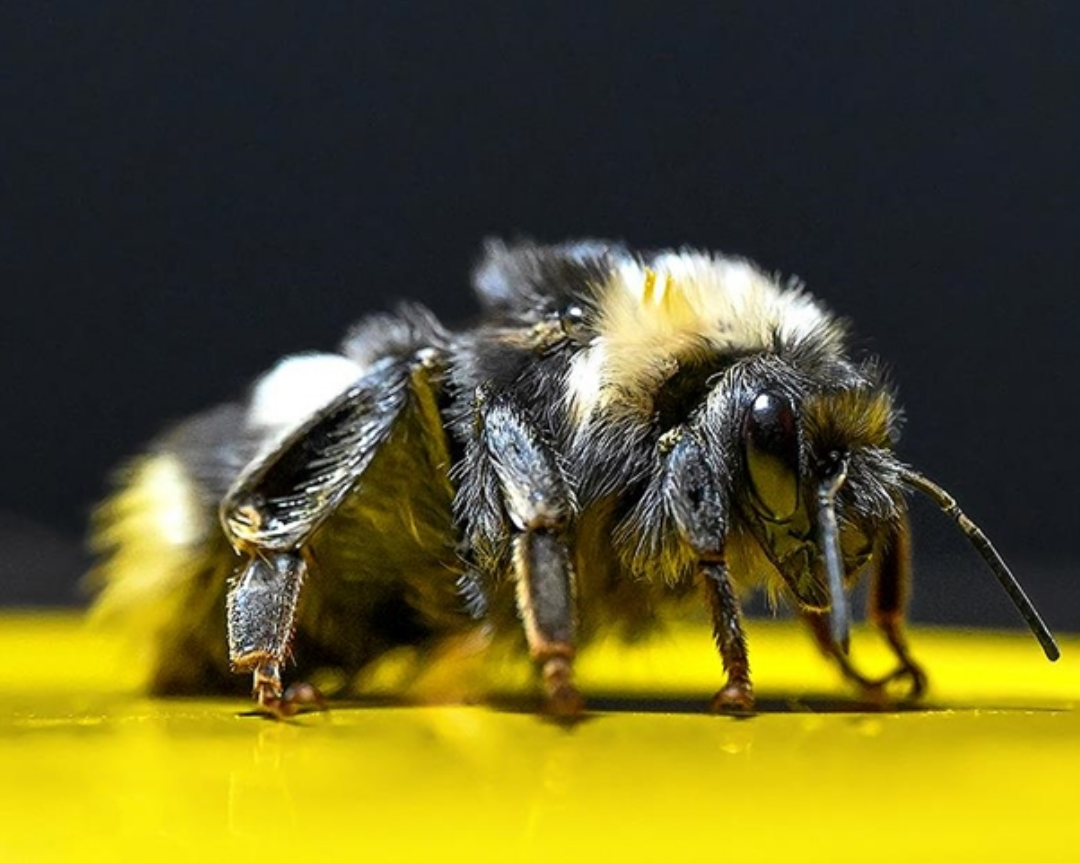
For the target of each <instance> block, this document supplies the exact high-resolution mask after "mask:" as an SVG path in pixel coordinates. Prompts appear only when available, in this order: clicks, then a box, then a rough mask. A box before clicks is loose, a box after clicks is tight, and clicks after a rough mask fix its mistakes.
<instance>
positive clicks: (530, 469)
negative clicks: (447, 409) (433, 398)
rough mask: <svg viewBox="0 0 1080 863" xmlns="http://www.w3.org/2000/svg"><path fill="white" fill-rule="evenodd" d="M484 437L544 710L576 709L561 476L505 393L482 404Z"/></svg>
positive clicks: (566, 509) (566, 505) (567, 508)
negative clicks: (508, 525) (507, 527)
mask: <svg viewBox="0 0 1080 863" xmlns="http://www.w3.org/2000/svg"><path fill="white" fill-rule="evenodd" d="M484 444H485V446H486V449H487V454H488V457H489V458H490V460H491V464H492V466H493V467H494V469H495V474H496V476H497V477H498V481H499V486H500V490H501V496H502V502H503V507H504V509H505V511H506V514H507V515H508V516H509V518H510V521H511V523H512V528H511V533H512V535H513V536H512V540H511V541H512V546H513V558H512V565H513V576H514V582H515V586H516V598H517V606H518V613H519V614H520V616H521V621H522V625H523V627H524V629H525V638H526V640H527V642H528V645H529V652H530V654H531V656H532V658H533V661H534V662H535V663H536V664H537V667H538V669H539V671H540V674H541V677H542V679H543V683H544V689H545V692H546V695H547V699H548V704H549V707H550V709H551V710H552V711H553V712H554V713H557V714H560V715H573V714H576V713H579V712H580V711H581V710H582V709H583V707H584V701H583V699H582V697H581V695H580V693H579V692H578V690H577V687H576V686H575V684H574V675H573V661H574V653H575V629H576V625H575V613H574V612H575V609H574V572H573V567H572V565H571V562H570V553H569V549H568V536H567V528H568V524H569V520H570V515H571V504H570V498H569V495H568V493H567V490H566V486H565V483H564V481H563V478H562V475H561V473H560V472H559V470H558V469H557V467H556V459H555V456H554V454H553V453H552V452H551V450H550V448H549V447H548V446H547V445H546V443H545V442H544V441H543V440H542V439H541V437H540V435H539V433H538V432H537V430H536V429H535V428H534V427H533V425H532V424H531V423H530V422H529V420H528V418H527V415H526V414H525V412H524V411H523V410H522V409H521V408H520V407H519V406H517V405H515V404H514V403H512V402H511V401H510V400H509V399H503V400H500V401H499V402H496V403H495V404H494V405H492V406H491V407H490V408H489V409H488V410H487V413H486V415H485V416H484Z"/></svg>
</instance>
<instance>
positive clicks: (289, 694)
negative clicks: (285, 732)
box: [252, 662, 327, 719]
mask: <svg viewBox="0 0 1080 863" xmlns="http://www.w3.org/2000/svg"><path fill="white" fill-rule="evenodd" d="M252 678H253V679H252V695H253V696H254V698H255V701H256V702H257V703H258V705H259V710H260V711H261V712H262V713H264V714H266V715H267V716H270V717H272V718H274V719H288V718H289V717H290V716H296V714H298V713H305V712H308V711H312V710H326V709H327V705H326V699H325V698H323V695H322V693H321V692H319V690H318V689H316V688H315V687H314V686H312V685H311V684H310V683H294V684H292V685H291V686H289V688H288V689H286V690H285V691H284V692H282V689H281V669H280V667H279V666H278V664H277V663H276V662H263V663H260V664H259V665H258V666H256V668H255V670H254V672H253V673H252Z"/></svg>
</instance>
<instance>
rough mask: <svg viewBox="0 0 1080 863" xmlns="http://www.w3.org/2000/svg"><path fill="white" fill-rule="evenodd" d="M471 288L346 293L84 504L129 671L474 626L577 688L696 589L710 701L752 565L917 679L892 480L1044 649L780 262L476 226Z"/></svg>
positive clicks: (376, 648)
mask: <svg viewBox="0 0 1080 863" xmlns="http://www.w3.org/2000/svg"><path fill="white" fill-rule="evenodd" d="M474 286H475V290H476V294H477V297H478V299H479V302H480V305H481V308H482V316H481V318H480V321H479V323H478V324H477V325H475V326H473V327H471V328H465V329H459V330H450V329H447V328H445V327H444V326H443V325H441V324H440V323H439V322H438V321H437V320H436V319H435V317H434V316H433V315H432V314H431V313H430V312H428V311H427V310H426V309H424V308H423V307H421V306H418V305H403V306H401V307H400V308H398V310H397V311H396V312H395V313H394V314H378V315H374V316H371V317H368V318H366V319H364V320H362V321H361V322H360V323H359V324H358V325H357V326H355V327H354V328H353V329H352V330H351V331H350V332H349V333H348V334H347V335H346V337H345V339H344V341H343V342H342V344H341V346H340V348H339V350H338V352H336V353H324V354H304V355H299V356H294V357H289V358H286V359H285V360H283V361H282V362H281V363H279V364H278V365H277V366H276V367H274V368H273V369H271V370H270V371H269V372H268V373H266V374H265V375H264V376H263V377H261V378H260V379H258V380H257V381H256V382H255V383H254V385H253V386H252V388H251V390H250V392H249V393H248V394H247V396H246V397H245V398H244V399H243V400H240V401H237V402H235V403H230V404H225V405H221V406H218V407H215V408H213V409H211V410H209V411H208V412H206V413H203V414H200V415H198V416H195V417H193V418H191V419H189V420H187V421H185V422H181V423H180V424H179V425H177V426H175V427H174V428H172V429H171V430H169V431H167V432H166V433H165V434H164V435H162V436H161V437H160V438H159V439H158V440H157V441H155V442H154V443H153V444H152V445H151V446H150V448H149V450H148V451H147V452H146V453H145V454H143V455H142V456H140V457H138V458H136V459H135V460H133V461H132V462H131V463H130V464H129V465H128V466H127V467H126V468H125V470H124V471H123V473H122V476H121V479H120V482H119V485H118V488H117V489H116V491H115V493H114V494H113V496H112V497H111V498H110V499H108V500H107V501H105V503H104V504H103V505H102V506H101V508H100V510H99V512H98V514H97V518H96V524H95V535H94V546H95V548H96V550H97V552H98V555H99V561H98V565H97V569H96V583H97V584H98V586H99V595H98V598H97V605H98V608H99V611H100V612H101V613H102V614H107V615H112V616H113V617H114V618H115V617H120V618H122V619H126V620H127V621H128V622H129V624H130V625H131V626H133V627H136V628H138V629H139V630H140V638H141V640H142V642H143V644H144V645H145V646H146V647H147V648H148V649H149V650H150V651H151V652H152V657H153V660H152V664H151V669H150V672H149V682H148V683H149V688H150V689H151V690H152V691H154V692H157V693H191V692H205V691H221V690H228V689H231V688H234V687H233V686H231V685H230V681H234V680H236V678H235V677H233V676H231V675H230V674H229V670H230V669H231V671H232V672H237V673H240V674H244V675H250V679H251V680H252V687H253V691H254V697H255V699H256V701H257V702H258V704H259V705H260V706H261V708H262V709H264V710H266V711H268V712H270V713H275V714H286V713H289V712H291V711H292V710H294V709H295V708H296V706H297V704H299V703H300V702H301V701H302V700H303V698H304V696H301V695H298V694H296V693H297V692H299V691H301V690H292V691H289V690H285V689H284V688H283V683H282V675H283V668H284V667H285V666H286V664H287V663H288V662H290V661H294V662H295V663H296V664H297V666H298V668H297V675H298V677H303V676H304V675H305V674H308V673H310V672H311V671H312V670H314V669H319V668H335V669H340V670H341V671H342V672H343V673H346V674H352V673H355V672H357V671H359V670H361V669H364V668H365V667H368V666H369V665H370V664H371V663H373V662H374V661H375V660H377V659H379V658H380V657H383V656H385V655H387V654H388V653H390V652H391V651H394V650H395V649H397V648H402V647H415V648H418V649H419V650H420V651H421V655H428V656H430V655H434V654H435V653H436V652H437V651H438V649H439V646H440V645H442V644H447V643H449V642H451V641H453V640H454V639H457V638H461V637H465V636H468V634H469V633H475V632H480V631H484V632H488V631H495V632H501V633H503V634H506V635H509V636H511V637H512V640H513V641H514V642H515V643H516V644H517V645H518V646H519V647H520V648H522V649H523V650H527V651H528V654H529V656H531V658H532V660H533V662H534V663H535V667H536V669H537V672H538V676H539V678H540V681H541V683H542V689H543V694H544V697H545V699H546V703H547V705H548V707H549V708H550V709H551V710H553V711H555V712H557V713H562V714H574V713H576V712H578V711H580V710H581V709H582V707H583V701H582V697H581V695H580V693H579V690H578V688H577V686H576V684H575V680H574V673H573V669H574V657H575V655H576V654H577V652H578V651H579V649H581V648H583V647H585V646H586V645H587V644H588V643H589V641H590V640H592V639H594V638H595V637H596V634H597V632H598V631H599V630H600V629H601V628H602V626H608V627H611V626H614V627H616V628H617V629H618V630H619V631H620V632H622V633H623V634H624V635H626V636H628V637H635V636H637V635H640V634H643V633H647V632H648V631H649V630H650V629H651V628H653V627H654V626H655V623H656V620H657V618H658V615H659V614H660V613H661V612H662V611H663V610H664V609H665V608H668V607H670V606H672V605H673V604H675V603H677V602H679V601H683V600H685V599H686V598H687V597H688V596H689V597H692V596H693V595H694V593H695V592H697V593H699V594H700V595H701V596H702V597H703V598H704V602H705V604H706V605H707V608H708V611H709V614H710V615H711V619H712V624H713V633H714V637H715V641H716V646H717V648H718V651H719V654H720V659H721V662H722V665H723V669H724V672H725V675H726V680H725V682H724V683H723V685H722V686H721V687H720V689H719V691H718V693H717V694H716V696H715V698H714V699H713V701H712V708H713V709H714V710H716V711H721V712H744V711H749V710H752V709H753V704H754V691H753V686H752V682H751V675H750V664H749V659H748V651H747V643H746V637H745V635H744V630H743V622H742V612H741V609H740V597H741V596H743V595H744V594H745V593H746V592H747V591H749V590H752V589H755V588H761V589H764V590H765V591H767V592H768V594H769V595H770V597H772V598H774V599H776V600H783V601H786V602H788V603H790V604H791V605H792V606H793V607H794V608H795V609H796V610H797V611H798V613H799V614H800V615H801V617H802V618H804V619H805V621H806V622H807V624H808V625H809V627H810V629H811V631H812V633H813V634H814V636H815V637H816V639H817V641H818V643H819V644H820V646H821V647H822V648H823V649H824V650H825V651H826V653H827V654H828V655H829V656H831V657H832V658H833V659H834V660H835V662H836V663H837V664H838V666H839V668H840V670H841V671H842V672H843V674H844V675H845V676H846V677H847V678H848V679H850V680H851V681H852V682H853V683H854V684H855V685H856V686H857V687H858V688H859V689H860V690H861V691H862V693H863V694H864V695H867V696H870V697H876V698H881V697H886V696H885V693H886V689H888V692H889V695H888V696H887V697H894V695H893V693H895V692H897V691H899V696H896V697H900V698H912V699H914V698H918V697H919V696H920V695H921V694H922V693H923V691H924V689H925V687H926V676H925V674H924V673H923V670H922V669H921V667H920V666H919V665H918V664H917V663H916V662H915V660H914V659H913V658H912V656H911V653H910V651H909V648H908V644H907V641H906V639H905V635H904V629H903V622H904V615H905V605H906V599H907V594H908V589H909V580H910V576H909V573H910V563H909V554H908V548H909V528H908V520H907V503H906V498H907V496H908V494H909V493H911V492H918V493H921V494H923V495H926V496H928V497H929V498H930V499H931V500H932V501H934V502H935V503H936V504H937V505H938V506H939V507H940V508H941V509H942V510H943V511H944V512H945V513H947V514H948V515H949V516H951V517H952V518H953V519H954V520H955V521H956V523H957V524H958V526H959V527H960V528H961V530H963V532H964V533H965V534H966V535H967V536H968V538H969V539H970V540H971V542H972V543H973V544H974V546H975V548H976V549H977V550H978V552H979V553H980V554H981V555H982V557H983V558H984V559H985V560H986V562H987V564H988V565H989V567H990V569H991V571H992V572H993V573H994V575H995V576H996V577H997V578H998V580H999V581H1000V582H1001V584H1002V585H1003V587H1004V588H1005V590H1006V591H1007V592H1008V593H1009V595H1010V597H1011V598H1012V599H1013V602H1014V603H1015V604H1016V606H1017V607H1018V609H1019V611H1020V612H1021V614H1022V615H1023V617H1024V619H1025V620H1026V621H1027V623H1028V624H1029V626H1030V627H1031V629H1032V631H1033V632H1034V634H1035V635H1036V637H1037V638H1038V640H1039V642H1040V643H1041V645H1042V647H1043V649H1044V651H1045V653H1046V654H1047V656H1048V657H1049V658H1050V659H1052V660H1053V659H1056V658H1057V656H1058V649H1057V646H1056V644H1055V643H1054V640H1053V637H1052V636H1051V635H1050V633H1049V631H1048V630H1047V628H1046V626H1045V625H1044V624H1043V622H1042V620H1041V619H1040V618H1039V616H1038V614H1037V612H1036V611H1035V609H1034V608H1033V606H1032V604H1031V603H1030V602H1029V601H1028V599H1027V597H1026V596H1025V595H1024V593H1023V592H1022V590H1021V589H1020V587H1019V585H1018V583H1017V582H1016V580H1015V579H1014V578H1013V576H1012V574H1011V573H1010V572H1009V570H1008V568H1007V567H1006V565H1005V563H1004V562H1003V561H1002V559H1001V557H1000V556H999V555H998V553H997V552H996V551H995V550H994V548H993V546H992V545H991V544H990V542H989V541H988V540H987V538H986V537H985V536H984V534H983V533H982V532H981V531H980V530H979V529H978V528H977V527H976V526H975V525H974V524H973V523H972V522H971V521H970V520H969V519H968V518H967V517H966V516H965V515H964V514H963V513H962V512H961V510H960V509H959V508H958V506H957V504H956V502H955V501H954V500H953V499H952V498H951V497H950V496H949V495H948V494H947V493H946V492H945V491H944V490H943V489H941V488H940V487H939V486H937V485H936V484H934V483H933V482H931V481H930V480H929V479H927V478H926V477H925V476H923V475H922V474H920V473H918V472H917V471H915V470H914V469H913V468H912V467H910V466H908V465H906V464H905V463H904V462H902V461H901V460H900V459H899V458H898V457H897V455H896V454H895V452H894V447H895V444H896V441H897V434H898V427H899V420H900V413H899V410H898V408H897V407H896V405H895V403H894V396H893V393H892V391H891V389H890V387H889V386H888V385H887V384H886V382H885V380H884V377H883V374H882V371H881V369H880V367H879V364H878V363H877V361H876V360H875V359H873V358H863V359H858V358H855V357H853V356H852V355H851V353H850V351H849V348H848V346H847V333H846V326H845V324H844V323H843V322H842V321H841V320H839V319H837V318H836V317H834V316H833V315H832V314H831V313H830V312H829V311H827V310H826V309H825V308H824V306H823V305H822V304H821V303H820V302H818V301H817V300H816V299H815V298H814V297H812V296H811V295H810V294H809V293H807V292H806V291H805V290H804V289H803V287H802V286H801V285H800V284H799V283H797V282H794V281H781V280H779V279H777V278H775V277H773V276H771V275H769V274H767V273H765V272H763V271H762V270H761V269H759V268H758V267H756V266H755V265H753V264H752V263H750V262H748V261H746V260H743V259H739V258H732V257H725V256H721V255H717V254H706V253H699V252H696V251H689V250H682V251H662V252H658V253H649V254H638V253H634V252H632V251H630V250H629V249H627V248H625V247H624V246H622V245H620V244H617V243H608V242H599V241H585V242H572V243H566V244H562V245H554V246H544V245H538V244H534V243H531V242H520V243H516V244H510V245H507V244H504V243H502V242H497V241H492V242H489V243H488V244H487V246H486V249H485V251H484V255H483V257H482V260H481V263H480V264H479V266H478V267H477V269H476V271H475V274H474ZM864 572H866V573H868V575H869V578H870V582H871V586H870V590H869V606H870V609H869V616H870V619H871V620H872V622H873V624H874V625H875V626H876V627H877V628H878V629H879V630H880V632H881V633H882V635H883V636H884V638H885V640H886V641H887V643H888V644H889V646H890V647H891V651H892V653H893V654H894V655H895V659H896V668H895V670H894V671H892V672H891V673H889V674H887V675H886V676H884V677H881V678H873V679H872V678H869V677H867V676H864V675H863V674H862V673H861V672H860V671H859V670H858V669H857V668H856V667H855V665H854V664H853V663H852V662H851V661H850V659H849V657H848V640H849V639H848V626H849V624H848V620H849V611H848V593H849V591H850V590H851V588H852V587H853V585H854V584H855V583H856V581H857V580H858V579H859V578H860V576H861V575H862V574H863V573H864ZM307 692H308V697H310V690H307Z"/></svg>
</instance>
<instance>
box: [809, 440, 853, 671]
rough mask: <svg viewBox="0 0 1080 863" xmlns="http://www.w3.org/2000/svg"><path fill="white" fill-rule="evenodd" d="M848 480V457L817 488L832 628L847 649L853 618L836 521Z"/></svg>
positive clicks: (841, 646) (842, 648) (819, 534)
mask: <svg viewBox="0 0 1080 863" xmlns="http://www.w3.org/2000/svg"><path fill="white" fill-rule="evenodd" d="M845 479H847V460H846V459H845V460H844V461H842V462H841V463H840V465H839V469H838V470H837V471H836V472H835V473H833V474H832V475H831V476H829V477H827V478H826V479H825V480H824V481H823V482H822V483H821V485H819V486H818V489H817V505H818V542H819V544H820V545H821V552H822V554H823V555H824V557H825V573H826V575H827V576H828V578H829V599H830V602H829V630H830V632H831V634H832V640H833V642H834V643H835V644H836V645H837V646H838V647H839V648H840V649H841V650H842V651H843V652H844V653H847V651H848V643H849V642H850V633H849V626H850V618H849V615H848V607H847V593H846V592H845V591H844V564H843V561H842V559H841V557H840V540H839V534H840V530H839V528H838V527H837V524H836V493H837V492H838V491H839V490H840V486H842V485H843V484H844V480H845Z"/></svg>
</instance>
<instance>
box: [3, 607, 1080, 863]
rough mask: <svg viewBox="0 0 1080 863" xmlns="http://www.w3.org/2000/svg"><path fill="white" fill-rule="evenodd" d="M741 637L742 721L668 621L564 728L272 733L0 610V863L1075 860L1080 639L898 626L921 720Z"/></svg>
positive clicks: (379, 713)
mask: <svg viewBox="0 0 1080 863" xmlns="http://www.w3.org/2000/svg"><path fill="white" fill-rule="evenodd" d="M749 637H750V644H751V648H752V651H753V657H754V660H755V674H756V682H757V686H758V692H759V697H760V698H761V699H762V701H763V703H764V709H763V711H762V712H760V713H759V714H758V715H756V716H754V717H752V718H749V719H731V718H721V717H714V716H709V715H706V714H704V713H702V712H700V706H699V705H700V704H703V703H704V701H705V700H706V699H707V698H708V696H709V695H710V694H711V692H712V691H713V689H715V687H716V685H717V682H718V678H717V666H718V662H717V659H716V657H715V656H714V655H713V653H712V650H711V646H710V644H709V639H708V635H707V633H703V632H701V631H700V630H698V629H691V628H689V627H688V628H687V629H685V630H678V631H675V632H674V633H672V635H671V637H670V638H668V639H667V640H666V641H665V642H664V643H663V644H661V645H660V646H659V647H656V648H653V649H650V650H636V651H634V652H632V653H625V652H615V651H614V649H611V650H600V651H598V652H597V653H595V654H590V655H588V656H586V657H585V658H584V661H583V662H582V663H581V666H580V675H581V681H582V684H583V687H584V688H585V689H586V691H587V692H588V693H590V694H591V695H592V696H593V702H594V704H599V705H600V707H602V708H603V709H598V710H596V711H595V712H593V713H591V714H590V715H589V717H588V718H587V719H586V720H585V721H582V722H580V723H579V724H577V725H575V726H574V727H572V728H566V727H562V726H559V725H557V724H555V723H553V722H551V721H549V720H546V719H543V718H539V717H537V716H534V715H531V714H529V713H525V712H507V711H503V712H499V711H496V710H492V709H488V708H481V707H380V706H374V705H372V704H366V705H363V704H362V705H351V706H349V705H345V706H341V707H339V708H338V709H335V710H333V711H332V712H330V713H328V714H318V715H308V716H304V717H300V718H299V719H297V720H295V721H292V722H288V723H283V722H272V721H268V720H265V719H262V718H259V717H256V716H252V715H248V714H247V710H248V705H247V704H245V703H244V702H242V701H228V700H199V701H165V700H152V699H146V698H143V697H140V696H138V695H134V694H131V693H128V692H125V691H124V687H123V686H122V685H121V684H119V683H118V682H117V680H118V679H119V678H118V677H117V675H116V673H115V672H116V668H117V662H118V660H119V659H120V657H121V649H120V646H119V645H117V644H115V643H113V642H111V641H109V640H108V639H107V638H105V637H103V636H102V635H100V634H91V633H88V632H87V631H85V630H84V628H83V627H82V625H81V624H80V622H79V621H78V620H77V619H76V618H74V617H70V616H62V615H13V614H8V615H0V765H2V769H3V771H4V777H5V780H6V781H5V782H4V783H3V792H2V799H0V861H4V863H8V861H44V860H62V861H96V860H148V861H154V860H163V859H164V860H191V861H212V860H236V861H239V860H254V859H258V860H268V861H273V860H281V861H283V863H284V861H291V860H314V861H326V863H329V861H332V860H372V861H395V860H424V861H428V860H470V861H483V860H499V861H512V860H543V861H549V863H560V861H568V860H599V861H605V863H615V861H620V863H621V861H629V860H658V861H684V860H717V861H751V860H783V859H790V860H798V861H810V860H823V861H825V860H827V861H842V860H860V861H876V860H905V861H906V860H947V861H960V860H972V861H987V860H1018V861H1019V860H1023V861H1026V860H1037V861H1040V863H1043V861H1058V860H1080V714H1078V712H1077V710H1076V700H1077V699H1078V698H1080V639H1077V638H1065V639H1062V649H1063V652H1064V658H1063V659H1062V660H1061V661H1060V662H1059V663H1057V664H1056V665H1051V664H1049V663H1047V662H1046V661H1045V660H1044V659H1043V658H1042V656H1041V654H1040V652H1039V650H1038V648H1037V646H1036V645H1035V644H1034V642H1033V641H1031V639H1030V638H1028V637H1026V636H1024V635H1021V634H1016V635H1011V634H1010V635H994V634H980V635H964V634H961V633H955V632H937V631H927V630H917V631H915V632H914V633H913V642H914V646H915V650H916V655H917V656H918V657H919V658H920V659H922V660H923V661H924V663H925V664H926V666H927V667H928V669H929V671H930V674H931V685H932V690H931V693H930V699H929V700H930V703H931V705H932V706H931V708H929V709H926V710H918V711H906V712H888V713H877V714H875V713H867V712H861V711H859V710H857V709H856V708H855V706H854V705H853V704H852V702H851V701H850V700H847V696H846V690H845V689H844V688H843V687H842V685H840V684H839V683H838V681H837V680H836V679H835V675H834V673H833V672H831V670H830V669H829V667H828V666H827V665H826V664H825V663H824V661H823V660H820V659H819V658H818V657H817V655H816V654H815V652H814V651H813V649H812V648H811V647H810V645H809V641H808V639H807V638H806V637H805V635H804V634H803V633H802V632H800V631H798V630H797V629H796V628H795V627H792V626H789V625H786V624H782V623H767V624H760V623H752V625H751V627H750V632H749ZM871 643H873V639H872V637H871V636H869V635H868V634H867V633H864V632H856V637H855V649H856V650H857V651H858V653H857V656H858V657H859V658H865V659H867V662H868V664H871V665H873V663H874V661H875V660H877V661H879V664H880V661H883V660H884V656H883V654H880V653H879V654H875V653H874V652H873V651H869V650H867V646H868V644H871ZM866 654H869V657H866V656H865V655H866ZM615 693H620V694H621V695H625V696H626V698H615V697H614V694H615ZM646 694H648V695H650V696H657V698H656V699H655V700H654V701H652V702H643V701H641V700H640V698H641V697H642V696H644V695H646Z"/></svg>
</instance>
